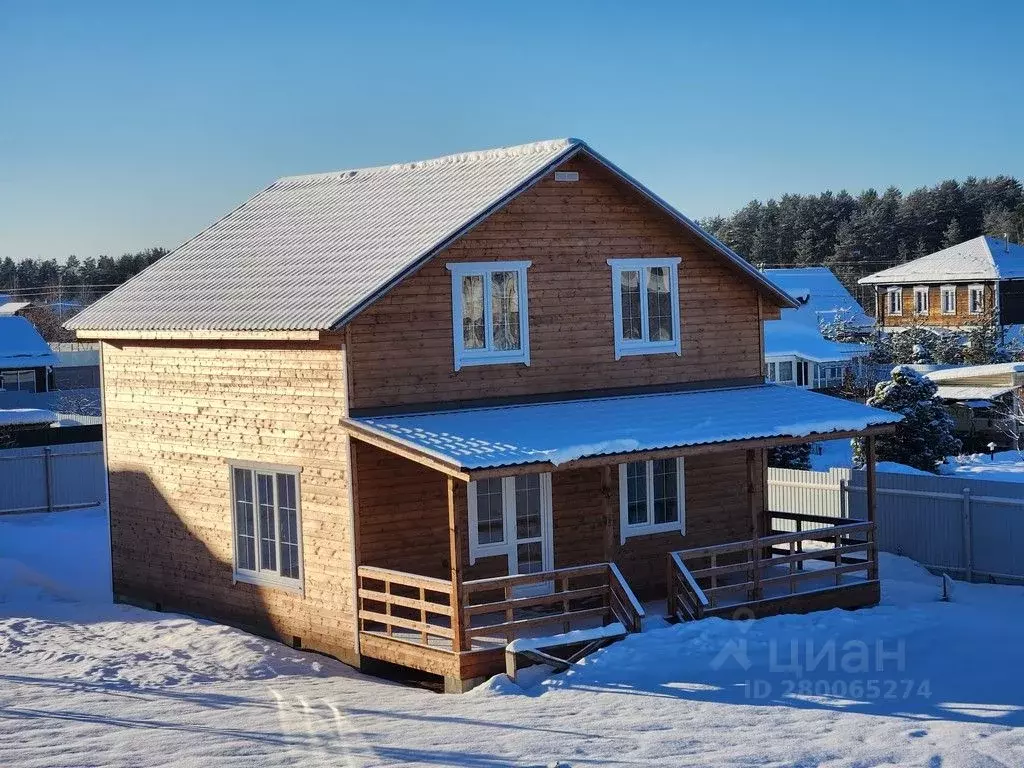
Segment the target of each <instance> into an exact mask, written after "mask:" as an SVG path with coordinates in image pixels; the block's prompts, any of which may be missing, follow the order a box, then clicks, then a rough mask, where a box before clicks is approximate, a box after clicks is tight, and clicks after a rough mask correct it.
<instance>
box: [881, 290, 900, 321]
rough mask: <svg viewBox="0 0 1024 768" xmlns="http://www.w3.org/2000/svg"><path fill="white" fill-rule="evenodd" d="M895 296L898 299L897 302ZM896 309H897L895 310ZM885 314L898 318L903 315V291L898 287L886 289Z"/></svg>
mask: <svg viewBox="0 0 1024 768" xmlns="http://www.w3.org/2000/svg"><path fill="white" fill-rule="evenodd" d="M893 296H895V297H896V300H895V302H894V301H893ZM893 307H895V309H893ZM885 313H886V314H887V315H891V316H896V315H902V314H903V289H902V288H900V287H898V286H893V287H891V288H886V289H885Z"/></svg>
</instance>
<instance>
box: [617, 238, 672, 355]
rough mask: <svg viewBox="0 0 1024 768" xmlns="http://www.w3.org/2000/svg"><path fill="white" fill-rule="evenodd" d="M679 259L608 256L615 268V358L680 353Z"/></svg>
mask: <svg viewBox="0 0 1024 768" xmlns="http://www.w3.org/2000/svg"><path fill="white" fill-rule="evenodd" d="M679 261H680V260H679V259H678V258H667V259H608V264H609V265H610V266H611V268H612V308H613V310H614V321H615V359H616V360H618V359H619V358H620V357H622V356H623V355H651V354H657V353H661V352H675V353H676V354H677V355H678V354H680V349H681V347H680V343H679V273H678V268H679Z"/></svg>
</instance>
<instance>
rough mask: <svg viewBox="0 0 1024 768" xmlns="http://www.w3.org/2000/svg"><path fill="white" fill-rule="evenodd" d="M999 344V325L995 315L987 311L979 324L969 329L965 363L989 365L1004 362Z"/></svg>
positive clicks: (966, 340)
mask: <svg viewBox="0 0 1024 768" xmlns="http://www.w3.org/2000/svg"><path fill="white" fill-rule="evenodd" d="M999 346H1000V345H999V326H998V325H997V324H996V322H995V316H994V315H993V314H992V313H991V312H986V313H985V316H984V317H983V318H982V320H981V322H980V323H978V325H974V326H971V327H970V328H968V329H967V335H966V338H965V343H964V363H966V364H967V365H988V364H989V363H999V362H1002V357H1001V355H1000V351H999Z"/></svg>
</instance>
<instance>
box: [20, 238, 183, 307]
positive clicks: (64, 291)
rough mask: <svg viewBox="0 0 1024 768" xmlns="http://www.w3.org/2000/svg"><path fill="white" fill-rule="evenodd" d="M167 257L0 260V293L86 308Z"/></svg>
mask: <svg viewBox="0 0 1024 768" xmlns="http://www.w3.org/2000/svg"><path fill="white" fill-rule="evenodd" d="M166 253H167V249H166V248H147V249H146V250H143V251H138V252H136V253H125V254H123V255H121V256H118V257H116V258H114V257H111V256H100V257H99V258H98V259H94V258H88V259H79V258H78V257H77V256H68V258H67V259H65V260H64V261H63V262H60V261H57V259H31V258H29V259H21V260H20V261H15V260H14V259H12V258H10V257H7V258H5V259H2V260H0V293H2V294H5V295H9V296H12V297H14V298H17V299H22V300H25V301H34V302H53V301H79V302H81V303H82V304H88V303H89V302H91V301H93V300H94V299H96V298H98V297H99V296H102V295H103V294H105V293H109V292H110V291H111V290H113V289H114V288H116V287H117V286H118V285H120V284H121V283H123V282H124V281H125V280H127V279H128V278H130V277H132V276H134V275H136V274H138V273H139V272H141V271H142V270H143V269H145V268H146V267H148V266H149V265H150V264H152V263H153V262H154V261H156V260H157V259H159V258H160V257H161V256H163V255H165V254H166Z"/></svg>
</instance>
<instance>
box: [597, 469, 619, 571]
mask: <svg viewBox="0 0 1024 768" xmlns="http://www.w3.org/2000/svg"><path fill="white" fill-rule="evenodd" d="M601 510H602V512H603V513H604V559H605V560H606V561H607V562H609V563H614V562H615V556H616V553H617V547H616V544H617V541H616V539H615V531H616V529H617V526H616V525H615V523H616V522H617V520H616V507H615V505H614V504H613V500H612V468H611V466H610V465H608V464H605V465H604V466H603V467H601Z"/></svg>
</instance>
